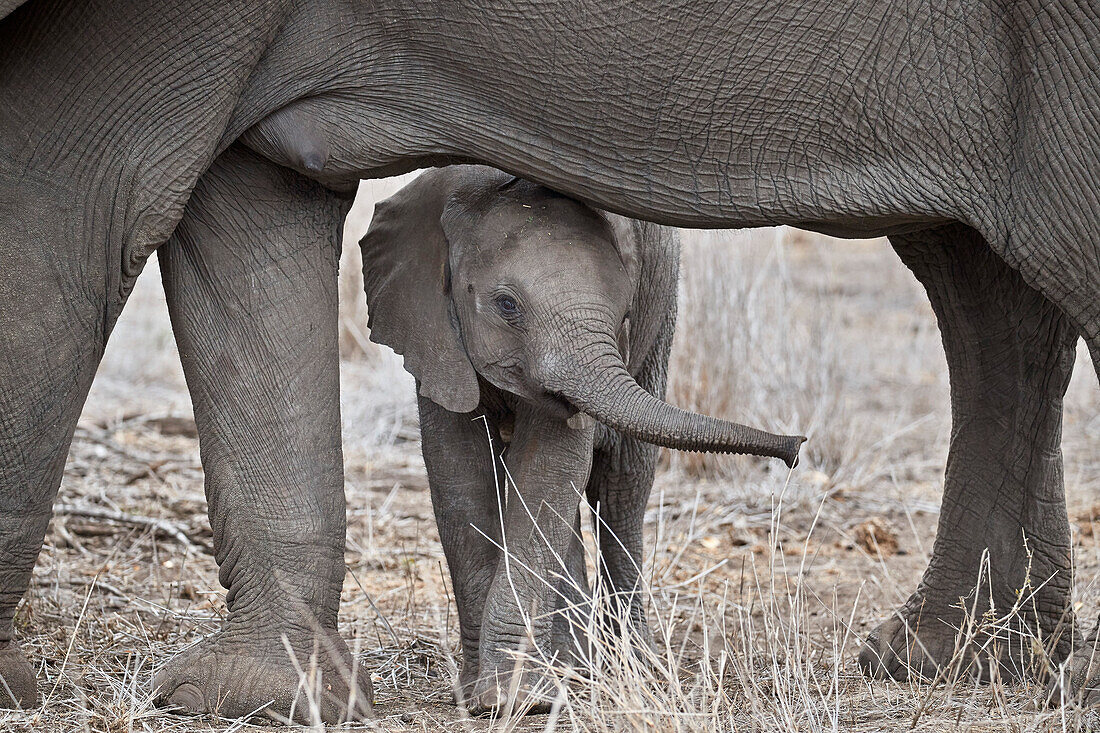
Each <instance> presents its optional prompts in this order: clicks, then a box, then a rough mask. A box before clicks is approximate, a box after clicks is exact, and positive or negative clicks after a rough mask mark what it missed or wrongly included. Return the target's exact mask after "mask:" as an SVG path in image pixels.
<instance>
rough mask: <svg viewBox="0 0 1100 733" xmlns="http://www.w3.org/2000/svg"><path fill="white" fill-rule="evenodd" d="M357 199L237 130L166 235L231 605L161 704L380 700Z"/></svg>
mask: <svg viewBox="0 0 1100 733" xmlns="http://www.w3.org/2000/svg"><path fill="white" fill-rule="evenodd" d="M349 205H350V201H347V200H343V199H341V198H339V197H337V196H335V195H334V194H332V193H331V192H329V191H328V190H326V189H324V188H322V187H321V186H318V185H316V184H314V183H313V182H311V181H309V180H307V179H304V178H302V177H301V176H299V175H298V174H296V173H294V172H292V171H289V170H286V169H282V168H278V167H276V166H273V165H271V164H270V163H268V162H267V161H265V160H263V159H262V158H260V157H258V156H256V155H255V154H253V153H251V152H249V151H247V150H244V149H240V148H236V147H234V148H230V149H229V150H228V151H226V152H225V153H224V154H223V155H222V156H221V157H219V158H218V160H217V161H215V163H214V165H213V167H212V168H211V169H210V170H209V171H208V172H207V173H206V174H205V175H204V176H203V178H202V179H201V180H200V181H199V184H198V186H197V188H196V189H195V191H194V194H193V195H192V198H191V200H190V202H189V203H188V207H187V210H186V212H185V214H184V218H183V221H182V222H181V223H180V226H179V227H178V228H177V230H176V233H175V235H174V236H173V239H172V240H171V241H170V242H169V243H168V244H167V245H166V246H165V247H163V248H162V249H161V254H160V260H161V267H162V272H163V276H164V282H165V292H166V295H167V297H168V305H169V309H170V312H171V315H172V324H173V327H174V329H175V332H176V338H177V341H178V343H179V350H180V357H181V359H182V361H183V366H184V372H185V374H186V376H187V381H188V386H189V388H190V390H191V394H192V398H193V401H194V405H195V418H196V423H197V425H198V429H199V440H200V447H201V451H202V461H203V467H204V469H205V473H206V493H207V498H208V500H209V513H210V523H211V526H212V528H213V530H214V549H215V552H216V556H217V561H218V565H219V566H220V575H219V578H220V580H221V583H222V585H224V586H225V587H226V589H227V591H228V593H227V596H226V602H227V604H228V615H227V617H226V620H225V623H224V625H223V627H222V630H221V631H220V632H218V633H217V634H215V635H214V636H212V637H210V638H207V639H205V640H203V641H202V642H200V643H199V644H197V645H195V646H194V647H191V648H190V649H188V650H186V651H184V652H182V653H181V654H179V655H178V656H176V657H175V658H174V659H172V660H171V661H170V662H169V663H168V664H167V665H166V666H165V667H164V668H163V669H162V670H161V671H160V672H159V673H158V674H157V675H156V677H155V679H154V681H153V686H154V694H155V699H156V701H157V702H158V704H167V705H173V706H178V707H183V708H185V709H188V710H192V711H196V712H211V713H216V714H219V715H221V716H224V717H240V716H245V715H249V714H252V713H255V712H257V711H261V710H262V711H263V712H267V713H274V714H276V715H279V716H285V717H293V718H296V719H299V720H304V721H307V722H308V721H310V719H311V718H312V717H313V716H314V715H317V714H319V715H320V717H321V719H322V720H323V721H325V722H333V721H337V720H343V719H345V718H348V717H361V716H362V715H365V714H366V713H367V712H368V704H369V696H370V692H369V690H370V683H369V678H368V677H367V675H366V673H365V672H364V671H362V670H357V669H356V665H355V660H353V659H352V655H351V654H350V652H349V650H348V648H347V645H346V644H345V643H344V642H343V641H342V640H341V639H340V637H339V635H338V634H337V630H336V618H337V612H338V610H339V604H340V590H341V587H342V582H343V577H344V529H345V518H344V517H345V514H344V511H345V509H344V485H343V458H342V452H341V446H340V415H339V370H338V354H337V343H336V341H337V320H336V319H337V266H338V261H339V236H340V225H341V223H342V221H343V218H344V215H345V214H346V211H347V207H348V206H349ZM288 647H289V648H288ZM295 658H296V659H295ZM296 667H297V668H296ZM298 668H300V669H301V670H302V671H304V672H305V679H302V676H301V675H299V672H298ZM318 676H319V678H320V679H319V680H318V679H317V677H318ZM300 683H301V687H300Z"/></svg>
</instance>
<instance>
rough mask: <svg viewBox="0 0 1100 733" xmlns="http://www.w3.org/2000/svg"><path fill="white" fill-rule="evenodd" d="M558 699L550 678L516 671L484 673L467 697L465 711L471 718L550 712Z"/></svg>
mask: <svg viewBox="0 0 1100 733" xmlns="http://www.w3.org/2000/svg"><path fill="white" fill-rule="evenodd" d="M555 697H556V689H555V685H554V684H553V683H552V682H551V681H550V680H549V679H547V678H545V677H544V676H543V675H541V674H539V673H537V672H534V671H532V670H526V671H525V670H523V669H521V668H517V669H515V670H514V671H511V672H509V673H503V672H498V673H493V674H483V675H482V676H481V677H480V678H479V679H478V680H477V683H476V684H475V685H474V691H473V694H472V695H471V696H470V697H469V698H467V702H466V709H467V710H468V711H469V712H470V714H471V715H486V714H489V713H498V714H500V715H502V716H509V715H532V714H537V713H548V712H550V706H551V704H552V703H553V702H554V698H555Z"/></svg>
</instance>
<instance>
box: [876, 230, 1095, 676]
mask: <svg viewBox="0 0 1100 733" xmlns="http://www.w3.org/2000/svg"><path fill="white" fill-rule="evenodd" d="M891 242H892V244H893V245H894V248H895V249H896V250H897V252H898V254H899V255H900V256H901V258H902V260H903V261H904V262H905V264H906V265H907V266H908V267H909V268H910V269H912V270H913V272H914V273H915V274H916V276H917V278H918V279H919V280H920V281H921V283H922V284H923V285H924V287H925V288H926V289H927V291H928V295H929V297H930V299H931V301H932V307H933V309H934V311H935V313H936V317H937V320H938V321H939V326H940V331H941V333H942V336H943V344H944V348H945V351H946V353H947V364H948V369H949V372H950V377H951V410H952V430H951V448H950V453H949V455H948V459H947V473H946V479H945V483H944V493H943V507H942V510H941V514H940V522H939V530H938V533H937V536H936V541H935V544H934V546H933V550H932V559H931V561H930V563H929V566H928V569H927V570H926V571H925V573H924V577H923V578H922V580H921V582H920V585H919V586H918V587H917V590H916V592H915V593H913V595H912V596H911V597H910V598H909V600H908V602H906V604H905V605H904V606H903V607H902V608H901V609H899V610H898V611H897V613H896V614H895V616H894V617H893V618H890V619H888V620H886V621H885V622H884V623H883V624H882V625H881V626H879V627H878V629H876V630H875V631H874V632H872V634H871V636H870V638H869V639H868V640H867V643H866V644H865V645H864V648H863V650H862V651H861V652H860V664H861V666H862V667H863V668H864V670H865V671H867V672H868V673H871V674H874V675H876V676H890V677H894V678H895V679H901V678H904V677H906V676H907V675H908V674H910V673H917V674H919V675H922V676H926V677H927V676H931V675H932V674H934V673H935V672H936V671H937V670H938V669H942V668H943V666H944V665H945V664H947V663H948V661H949V660H950V659H951V658H952V656H953V654H954V653H955V650H956V634H957V630H958V629H959V628H960V627H961V626H962V625H963V623H964V613H963V611H962V608H961V607H962V606H965V607H966V609H967V611H968V612H969V611H974V612H976V615H977V616H978V619H977V621H978V622H979V623H980V622H981V620H982V619H981V616H982V615H983V614H984V613H986V612H987V611H989V610H990V609H991V608H992V610H993V611H994V612H995V613H996V614H997V615H998V616H1001V617H1004V616H1006V615H1009V614H1011V613H1013V609H1015V612H1014V617H1013V618H1011V619H1009V620H1008V621H1007V622H1006V623H1004V624H1003V625H1002V626H1001V627H1000V631H999V632H998V633H997V634H993V635H990V634H988V633H983V634H978V636H977V638H976V640H975V643H970V644H968V645H965V646H962V647H960V651H961V653H962V654H964V655H965V656H964V657H963V659H962V661H963V662H964V663H965V664H966V665H972V666H971V671H977V672H979V673H981V674H982V676H987V675H988V672H989V670H990V668H991V666H990V662H992V663H993V664H996V665H999V667H1000V670H1001V672H1003V673H1004V672H1008V673H1015V672H1019V671H1020V670H1021V669H1022V668H1024V667H1026V665H1027V664H1028V663H1029V661H1030V660H1029V657H1030V653H1031V638H1034V637H1038V638H1040V639H1041V640H1042V642H1043V644H1044V645H1045V646H1046V647H1047V648H1048V650H1049V651H1051V652H1052V653H1053V655H1054V657H1055V658H1056V659H1057V658H1064V657H1065V655H1066V654H1067V652H1068V650H1069V648H1070V645H1071V642H1072V640H1073V636H1074V625H1073V617H1072V611H1071V608H1070V598H1071V590H1072V572H1071V564H1070V532H1069V521H1068V519H1067V516H1066V504H1065V493H1064V488H1063V481H1062V453H1061V448H1060V442H1061V434H1062V398H1063V395H1064V394H1065V391H1066V387H1067V385H1068V383H1069V378H1070V373H1071V371H1072V369H1073V361H1074V346H1075V344H1076V341H1077V333H1076V331H1075V330H1074V329H1073V328H1072V327H1071V325H1070V324H1069V322H1068V320H1067V319H1066V317H1065V316H1064V315H1063V314H1062V312H1061V311H1060V310H1059V309H1058V308H1057V306H1055V305H1054V304H1053V303H1051V302H1050V301H1049V300H1047V299H1046V298H1045V297H1044V296H1043V295H1042V294H1041V293H1039V292H1038V291H1036V290H1033V289H1032V288H1030V287H1029V286H1028V285H1027V284H1026V283H1025V282H1024V281H1023V280H1022V278H1021V277H1020V276H1019V274H1018V273H1016V272H1015V271H1014V270H1012V269H1010V268H1009V267H1008V266H1007V265H1006V264H1005V263H1004V262H1003V261H1002V260H1001V259H1000V258H999V257H998V256H997V255H995V254H994V253H993V252H992V251H991V250H990V249H989V247H988V246H987V245H986V243H985V242H984V240H982V238H981V237H980V236H979V235H978V234H977V233H976V232H974V231H973V230H970V229H967V228H964V227H961V226H959V227H950V228H945V229H941V230H937V231H935V232H931V233H925V234H922V235H916V236H910V237H905V238H902V237H894V238H891ZM987 550H988V568H987V571H988V572H986V573H983V572H982V569H981V567H980V566H981V563H982V556H983V553H985V552H986V551H987ZM980 574H981V587H980V588H979V589H978V590H977V591H975V586H976V584H977V583H978V581H979V577H980ZM988 630H989V629H988V628H987V631H988ZM1029 637H1030V638H1029ZM982 644H985V645H987V646H986V648H985V650H984V651H983V653H981V654H976V651H977V649H978V647H979V646H980V645H982Z"/></svg>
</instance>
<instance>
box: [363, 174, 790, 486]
mask: <svg viewBox="0 0 1100 733" xmlns="http://www.w3.org/2000/svg"><path fill="white" fill-rule="evenodd" d="M360 245H361V246H362V248H363V263H364V265H363V272H364V284H365V288H366V293H367V305H368V309H369V316H370V327H371V338H372V339H374V340H376V341H378V342H380V343H384V344H387V345H389V346H391V347H393V349H394V350H395V351H397V352H398V353H399V354H403V355H404V357H405V367H406V369H408V370H409V371H410V372H411V373H412V374H413V375H414V376H415V377H416V378H417V380H418V381H419V384H420V392H421V394H422V395H424V396H425V397H427V398H429V399H431V400H433V401H434V402H436V403H438V404H439V405H441V406H443V407H445V408H447V409H449V410H452V411H455V412H470V411H472V410H474V409H475V408H476V407H477V405H478V402H479V399H480V388H479V386H478V379H477V377H478V375H480V376H481V377H482V378H483V379H484V380H485V381H486V382H488V383H490V384H492V385H494V386H495V387H498V388H500V389H503V390H505V391H507V392H510V393H512V394H515V395H518V396H519V397H521V398H523V399H525V400H527V401H529V402H531V403H534V404H536V405H537V406H539V407H540V408H542V409H544V410H546V411H547V412H548V413H549V414H552V415H555V416H557V417H559V418H568V417H570V416H572V415H573V414H575V413H576V412H578V411H583V412H585V413H588V414H589V415H591V416H592V417H595V418H596V419H597V420H600V421H601V422H603V423H605V424H606V425H608V426H610V427H612V428H615V429H616V430H619V431H621V432H624V433H627V434H630V435H634V436H635V437H638V438H640V439H642V440H645V441H648V442H651V443H656V444H659V445H667V446H669V447H672V448H680V449H686V450H707V451H726V452H737V453H754V454H758V455H769V456H775V457H777V458H782V459H783V460H784V461H785V462H787V464H788V465H790V464H792V463H793V462H794V460H795V457H796V456H797V453H798V446H799V445H800V443H801V442H802V439H801V438H799V437H795V436H776V435H772V434H770V433H764V432H763V431H758V430H754V429H751V428H746V427H745V426H741V425H736V424H734V423H727V422H725V421H721V420H715V419H714V418H709V417H706V416H702V415H695V414H692V413H688V412H685V411H683V410H680V409H678V408H675V407H672V406H671V405H668V404H667V403H665V402H663V401H661V400H659V399H657V398H656V397H654V396H653V395H650V394H649V393H647V392H646V391H645V390H644V389H642V388H641V386H639V385H638V384H637V383H636V382H635V381H634V379H633V378H632V377H631V375H630V373H629V372H628V370H627V367H626V364H625V361H624V360H625V357H626V351H627V348H628V339H629V334H628V331H629V309H630V306H631V303H632V302H633V300H634V297H635V289H636V287H637V282H638V272H637V253H636V252H635V245H634V237H633V232H632V231H631V228H630V226H629V224H627V223H625V222H624V221H623V220H621V219H617V218H612V217H608V216H605V215H604V214H602V213H601V212H598V211H596V210H594V209H592V208H590V207H588V206H586V205H584V204H582V203H579V202H577V201H574V200H573V199H570V198H567V197H564V196H561V195H560V194H557V193H555V192H553V191H551V190H549V189H547V188H545V187H543V186H539V185H537V184H534V183H530V182H528V181H524V180H521V179H517V178H515V177H513V176H510V175H507V174H505V173H501V172H499V171H496V170H494V169H491V168H484V167H481V166H453V167H450V168H444V169H439V170H435V171H431V172H429V173H426V174H424V175H422V176H421V177H419V178H417V179H416V180H415V181H414V182H413V183H411V184H409V185H408V186H406V187H405V188H404V189H402V190H401V191H399V192H398V193H397V194H396V195H394V196H393V197H392V198H390V199H388V200H386V201H384V202H381V203H380V204H378V206H377V208H376V210H375V215H374V220H373V221H372V222H371V226H370V229H369V230H368V232H367V234H366V236H365V237H364V238H363V240H362V241H361V242H360Z"/></svg>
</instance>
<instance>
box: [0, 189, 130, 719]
mask: <svg viewBox="0 0 1100 733" xmlns="http://www.w3.org/2000/svg"><path fill="white" fill-rule="evenodd" d="M0 190H4V191H5V192H6V193H8V194H10V195H9V197H8V198H7V199H6V200H4V198H3V197H2V196H0V708H11V707H24V708H27V707H32V706H34V705H36V704H37V700H38V696H37V691H36V685H35V678H34V672H33V670H32V669H31V667H30V665H29V664H28V663H27V660H26V659H25V658H24V656H23V654H22V652H21V651H20V650H19V648H18V646H17V645H16V642H15V640H14V639H13V629H12V620H13V618H14V616H15V611H16V607H17V606H18V605H19V601H20V599H21V598H22V597H23V593H24V592H25V591H26V590H27V585H28V584H29V583H30V578H31V571H32V570H33V569H34V563H35V560H36V559H37V558H38V553H39V550H40V549H41V548H42V538H43V536H44V535H45V533H46V527H47V526H48V524H49V521H50V514H51V507H52V504H53V500H54V497H55V496H56V495H57V489H58V486H59V485H60V483H61V475H62V472H63V470H64V466H65V456H66V455H67V453H68V449H69V443H70V441H71V440H72V437H73V431H74V430H75V429H76V421H77V418H78V417H79V416H80V410H81V408H82V407H83V405H84V399H85V397H86V396H87V394H88V388H89V387H90V386H91V383H92V377H93V376H94V375H95V371H96V367H97V365H98V364H99V359H100V357H101V356H102V354H103V347H104V344H105V343H106V338H107V333H108V331H109V330H110V326H111V325H112V324H113V323H114V318H115V316H117V314H118V312H119V310H120V309H121V303H122V298H121V295H119V294H118V293H116V294H115V298H114V300H113V301H111V300H109V298H108V294H107V292H106V288H105V286H104V283H106V282H107V281H108V278H107V277H106V276H105V270H104V262H96V261H92V260H91V259H90V258H87V257H83V256H81V255H80V251H81V249H82V247H81V246H80V245H81V243H80V241H79V239H78V238H77V237H76V236H62V235H61V233H60V232H59V231H57V229H58V227H56V226H55V224H54V223H56V222H58V221H77V220H79V219H78V217H79V216H80V215H81V214H82V213H83V211H82V208H81V206H82V205H80V206H78V205H76V204H75V200H69V201H67V202H65V203H61V204H58V203H55V202H54V201H53V200H51V199H49V198H48V197H47V198H43V199H39V198H36V197H35V196H34V195H33V194H30V195H28V194H27V193H26V192H27V191H28V190H31V191H33V189H29V188H28V187H23V188H19V187H17V186H15V185H10V184H9V185H5V184H4V183H3V182H0ZM68 207H72V209H71V210H70V209H69V208H68ZM11 223H15V225H16V226H15V227H13V228H8V226H9V224H11ZM104 259H105V258H104Z"/></svg>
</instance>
